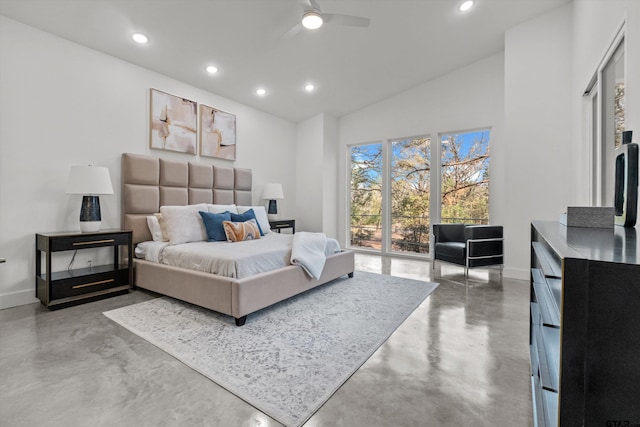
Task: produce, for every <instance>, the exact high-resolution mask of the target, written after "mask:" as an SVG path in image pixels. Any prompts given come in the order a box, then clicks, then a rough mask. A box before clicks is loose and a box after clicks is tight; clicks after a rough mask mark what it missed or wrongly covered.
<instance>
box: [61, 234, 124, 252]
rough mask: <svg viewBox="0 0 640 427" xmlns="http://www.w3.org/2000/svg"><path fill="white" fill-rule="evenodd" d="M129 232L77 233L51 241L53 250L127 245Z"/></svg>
mask: <svg viewBox="0 0 640 427" xmlns="http://www.w3.org/2000/svg"><path fill="white" fill-rule="evenodd" d="M130 236H131V235H129V234H123V233H114V234H100V235H86V236H84V235H75V236H70V237H68V238H58V239H53V240H52V241H51V250H52V251H54V252H56V251H71V250H75V249H87V248H99V247H102V246H117V245H126V244H128V242H129V239H130Z"/></svg>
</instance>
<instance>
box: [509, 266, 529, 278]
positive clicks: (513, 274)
mask: <svg viewBox="0 0 640 427" xmlns="http://www.w3.org/2000/svg"><path fill="white" fill-rule="evenodd" d="M502 275H503V276H504V277H508V278H510V279H519V280H526V281H529V279H530V278H531V271H530V270H525V269H523V268H512V267H504V268H503V270H502Z"/></svg>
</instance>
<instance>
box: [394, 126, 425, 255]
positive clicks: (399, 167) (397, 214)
mask: <svg viewBox="0 0 640 427" xmlns="http://www.w3.org/2000/svg"><path fill="white" fill-rule="evenodd" d="M430 143H431V140H430V138H429V137H418V138H408V139H401V140H397V141H391V251H393V252H412V253H427V252H429V225H430V224H429V201H430V200H431V197H430V184H431V166H430V162H431V160H430Z"/></svg>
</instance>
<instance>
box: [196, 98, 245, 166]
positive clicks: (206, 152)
mask: <svg viewBox="0 0 640 427" xmlns="http://www.w3.org/2000/svg"><path fill="white" fill-rule="evenodd" d="M200 155H201V156H205V157H216V158H218V159H226V160H235V159H236V116H235V115H234V114H230V113H225V112H224V111H220V110H217V109H215V108H212V107H208V106H206V105H203V104H200Z"/></svg>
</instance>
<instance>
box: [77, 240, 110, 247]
mask: <svg viewBox="0 0 640 427" xmlns="http://www.w3.org/2000/svg"><path fill="white" fill-rule="evenodd" d="M113 242H115V239H106V240H92V241H91V242H73V246H83V245H95V244H98V243H113Z"/></svg>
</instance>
